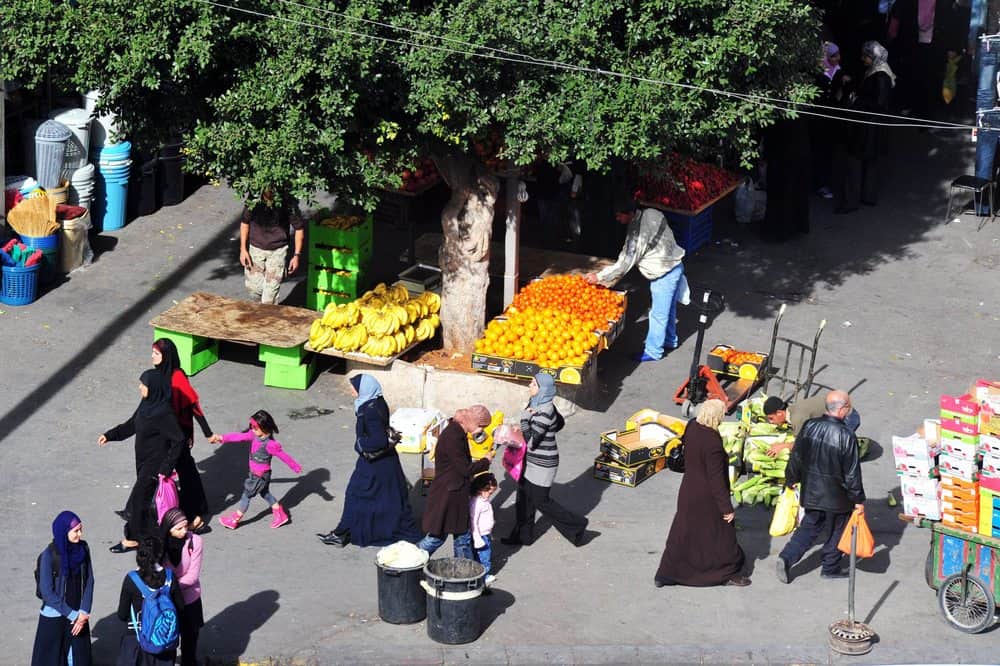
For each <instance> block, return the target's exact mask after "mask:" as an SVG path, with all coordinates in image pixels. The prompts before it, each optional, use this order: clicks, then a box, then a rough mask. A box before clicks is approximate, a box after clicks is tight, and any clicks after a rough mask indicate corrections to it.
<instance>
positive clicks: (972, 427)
mask: <svg viewBox="0 0 1000 666" xmlns="http://www.w3.org/2000/svg"><path fill="white" fill-rule="evenodd" d="M941 428H942V429H944V430H949V431H951V432H958V433H961V434H963V435H978V434H979V425H978V424H976V423H969V422H967V421H959V420H958V419H941Z"/></svg>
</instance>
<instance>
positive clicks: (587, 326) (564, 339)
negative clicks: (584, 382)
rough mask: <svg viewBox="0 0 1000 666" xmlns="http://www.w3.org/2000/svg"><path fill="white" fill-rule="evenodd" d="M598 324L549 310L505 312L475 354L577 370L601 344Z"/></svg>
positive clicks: (492, 325) (495, 322)
mask: <svg viewBox="0 0 1000 666" xmlns="http://www.w3.org/2000/svg"><path fill="white" fill-rule="evenodd" d="M597 323H598V322H597V321H594V320H588V319H581V318H580V317H577V316H575V315H572V314H570V313H568V312H563V311H560V310H555V309H552V308H545V309H539V308H530V307H529V308H525V309H518V310H517V311H516V312H515V311H513V309H511V310H508V313H507V318H506V319H494V320H493V321H491V322H490V323H489V325H488V326H487V327H486V332H485V333H484V334H483V337H482V338H480V339H479V340H476V351H477V352H478V353H480V354H490V355H494V356H503V357H506V358H515V359H518V360H522V361H531V362H533V363H537V364H538V365H539V366H540V367H543V368H558V367H561V366H567V365H575V366H580V365H583V364H584V363H586V361H587V355H588V352H589V351H590V350H591V349H593V348H594V347H595V346H596V345H597V344H598V342H599V341H600V336H598V335H597V334H596V333H594V330H595V327H596V325H597Z"/></svg>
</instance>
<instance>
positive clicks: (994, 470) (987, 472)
mask: <svg viewBox="0 0 1000 666" xmlns="http://www.w3.org/2000/svg"><path fill="white" fill-rule="evenodd" d="M983 476H986V477H990V478H994V479H995V478H1000V455H998V454H995V453H987V454H986V455H984V456H983Z"/></svg>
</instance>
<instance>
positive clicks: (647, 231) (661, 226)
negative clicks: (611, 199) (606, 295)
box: [587, 198, 684, 363]
mask: <svg viewBox="0 0 1000 666" xmlns="http://www.w3.org/2000/svg"><path fill="white" fill-rule="evenodd" d="M615 210H616V212H615V219H617V220H618V222H620V223H621V224H627V225H628V233H627V235H626V237H625V247H623V248H622V251H621V254H619V255H618V261H616V262H615V263H614V264H613V265H611V266H608V267H607V268H604V269H603V270H601V271H600V272H599V273H597V274H594V273H590V274H588V275H587V281H588V282H590V283H591V284H601V285H603V286H605V287H611V286H613V285H614V284H615V283H616V282H618V281H619V280H621V279H622V278H623V277H625V274H626V273H628V272H629V271H630V270H632V267H633V266H638V267H639V272H640V273H642V276H643V277H644V278H646V279H647V280H649V293H650V296H651V297H652V305H651V306H650V308H649V331H648V332H647V333H646V344H645V346H644V347H643V350H642V351H641V352H638V353H636V354H635V356H634V358H635V360H636V361H638V362H640V363H643V362H645V361H658V360H660V359H661V358H663V355H664V353H665V352H669V351H671V350H673V349H676V348H677V345H678V339H677V291H678V288H679V287H680V285H681V284H682V281H683V279H684V264H683V263H682V260H683V259H684V249H683V248H681V247H679V246H678V245H677V241H676V240H675V239H674V232H673V231H671V230H670V227H669V226H668V224H667V218H666V217H664V216H663V213H661V212H660V211H658V210H655V209H653V208H646V209H643V210H641V211H639V210H636V205H635V200H634V199H632V198H627V199H623V200H622V201H621V202H620V203H619V204H618V205H617V206H616V208H615Z"/></svg>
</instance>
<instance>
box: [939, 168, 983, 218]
mask: <svg viewBox="0 0 1000 666" xmlns="http://www.w3.org/2000/svg"><path fill="white" fill-rule="evenodd" d="M956 190H958V191H960V192H972V203H973V207H974V208H975V214H976V215H979V214H980V211H981V210H982V209H983V204H984V203H985V200H986V195H987V194H988V195H989V197H990V198H989V206H990V214H989V217H990V219H993V218H995V217H996V206H995V205H994V199H995V194H996V192H995V187H994V185H993V181H992V180H987V179H986V178H978V177H976V176H968V175H966V176H959V177H958V178H956V179H955V180H953V181H952V182H951V190H950V191H949V193H948V212H947V213H946V214H945V224H947V223H949V222H951V208H952V204H953V203H954V201H955V191H956ZM984 217H985V216H984Z"/></svg>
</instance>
